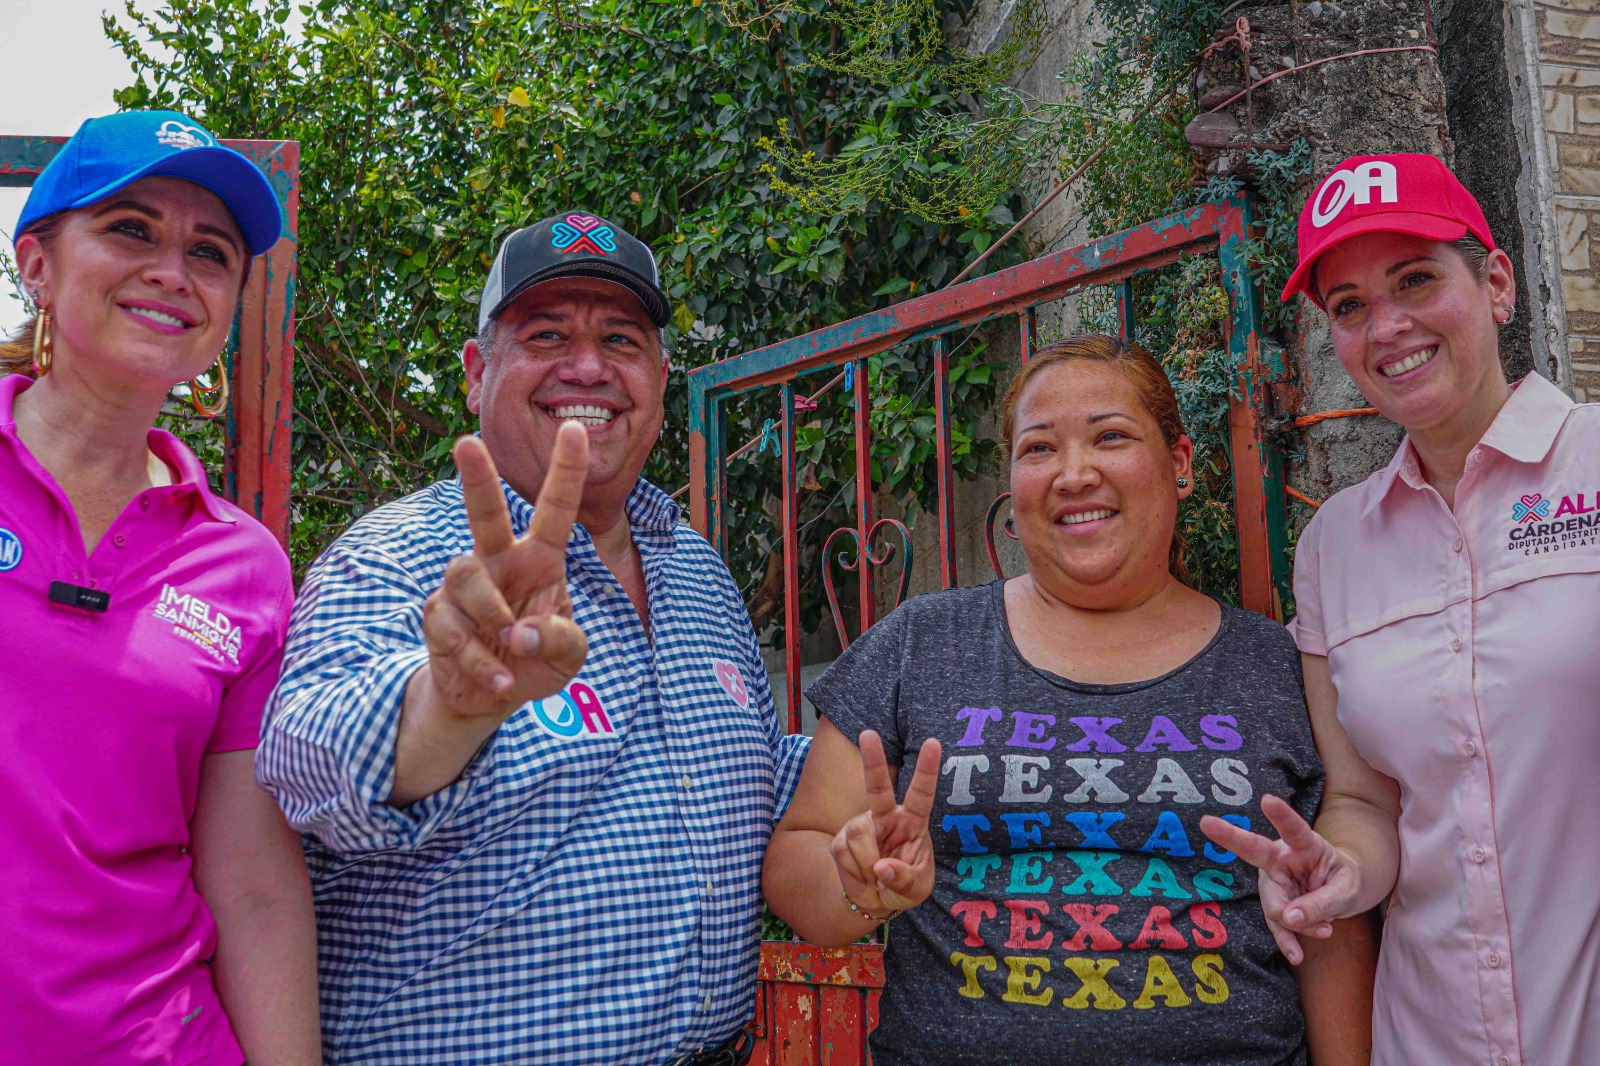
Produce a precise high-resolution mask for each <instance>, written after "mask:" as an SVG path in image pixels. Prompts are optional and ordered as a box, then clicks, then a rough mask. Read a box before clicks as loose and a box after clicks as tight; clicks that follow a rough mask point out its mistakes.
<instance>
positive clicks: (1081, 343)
mask: <svg viewBox="0 0 1600 1066" xmlns="http://www.w3.org/2000/svg"><path fill="white" fill-rule="evenodd" d="M1076 360H1083V361H1085V362H1091V363H1099V364H1101V365H1103V366H1110V367H1113V368H1115V369H1116V370H1117V371H1118V372H1120V373H1121V374H1122V375H1123V376H1124V377H1125V378H1127V380H1128V383H1129V384H1130V385H1132V386H1133V390H1134V392H1135V393H1137V394H1138V397H1139V402H1140V404H1142V405H1143V406H1144V409H1145V410H1146V411H1149V412H1150V415H1151V417H1152V418H1154V419H1155V421H1156V425H1157V426H1158V427H1159V428H1160V430H1161V439H1162V440H1163V441H1165V442H1166V445H1167V447H1169V448H1171V447H1174V446H1175V445H1176V444H1177V443H1178V438H1180V437H1182V436H1183V435H1184V429H1183V417H1182V415H1181V414H1179V412H1178V396H1177V394H1176V393H1175V392H1173V391H1172V382H1171V381H1170V380H1168V378H1167V372H1166V371H1165V370H1164V369H1162V367H1161V364H1160V362H1158V361H1157V360H1156V357H1155V356H1153V355H1151V354H1150V353H1149V352H1148V351H1146V350H1145V349H1143V348H1141V347H1140V346H1139V345H1137V344H1133V343H1131V342H1128V343H1125V342H1123V341H1121V340H1118V339H1117V338H1116V337H1111V336H1107V335H1106V334H1104V333H1082V334H1079V335H1078V336H1075V337H1066V338H1063V339H1062V340H1059V341H1056V342H1055V343H1054V344H1047V345H1045V346H1044V347H1043V348H1041V349H1039V351H1037V352H1035V353H1034V355H1033V357H1032V358H1030V359H1029V360H1028V361H1027V362H1026V363H1024V364H1023V366H1022V369H1021V370H1019V371H1017V376H1016V377H1014V378H1012V379H1011V386H1010V387H1009V388H1008V389H1006V396H1005V400H1004V403H1003V406H1002V408H1001V416H1000V418H1001V423H1000V432H1001V436H1002V439H1003V441H1004V442H1005V449H1006V458H1007V459H1008V460H1009V459H1012V458H1015V456H1014V455H1013V452H1012V448H1013V446H1014V443H1015V442H1014V440H1013V437H1012V433H1013V422H1014V421H1015V418H1016V413H1017V401H1018V400H1020V399H1021V398H1022V393H1023V390H1025V389H1026V388H1027V387H1028V383H1029V382H1030V381H1032V380H1033V379H1034V378H1036V377H1038V376H1039V375H1040V374H1041V373H1043V372H1044V371H1045V370H1048V369H1049V368H1050V367H1053V366H1060V365H1061V364H1062V363H1069V362H1073V361H1076ZM1187 556H1188V545H1186V544H1185V543H1184V540H1183V532H1182V531H1181V530H1180V529H1179V528H1178V526H1177V525H1176V523H1174V525H1173V527H1172V546H1171V548H1170V549H1169V551H1168V553H1167V569H1168V570H1170V571H1171V572H1172V576H1173V577H1175V578H1177V579H1178V580H1179V581H1181V582H1183V583H1184V584H1185V585H1192V584H1193V582H1191V581H1190V579H1189V567H1188V562H1187Z"/></svg>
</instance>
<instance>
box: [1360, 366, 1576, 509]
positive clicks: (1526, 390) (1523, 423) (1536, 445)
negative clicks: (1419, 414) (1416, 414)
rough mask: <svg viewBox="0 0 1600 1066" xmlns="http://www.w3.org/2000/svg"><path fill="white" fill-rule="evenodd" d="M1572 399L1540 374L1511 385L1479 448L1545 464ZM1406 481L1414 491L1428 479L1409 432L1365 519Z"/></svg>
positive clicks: (1385, 471)
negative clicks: (1395, 486)
mask: <svg viewBox="0 0 1600 1066" xmlns="http://www.w3.org/2000/svg"><path fill="white" fill-rule="evenodd" d="M1572 405H1573V404H1572V397H1570V396H1568V395H1567V394H1566V393H1564V392H1562V391H1561V390H1560V389H1559V388H1557V387H1556V386H1555V385H1554V384H1552V383H1551V382H1549V381H1546V380H1545V379H1544V378H1542V377H1540V376H1539V375H1538V374H1529V375H1528V376H1527V377H1525V378H1523V379H1522V380H1521V381H1519V382H1517V383H1516V384H1515V385H1513V386H1512V388H1511V398H1510V399H1508V400H1506V402H1505V406H1503V407H1501V408H1500V412H1499V413H1498V414H1497V415H1495V416H1494V421H1493V422H1491V423H1490V424H1489V430H1488V432H1486V433H1485V434H1484V435H1483V439H1482V440H1480V441H1479V442H1478V445H1479V447H1484V448H1493V449H1494V450H1495V451H1497V452H1499V453H1500V454H1501V455H1504V456H1505V457H1506V458H1508V459H1512V460H1514V461H1516V462H1519V463H1540V462H1543V461H1544V459H1545V457H1546V456H1547V455H1549V454H1550V449H1551V447H1552V446H1553V445H1554V444H1555V441H1556V435H1557V434H1559V433H1560V432H1561V426H1562V425H1563V424H1564V423H1565V422H1566V420H1567V412H1568V411H1570V410H1571V409H1572ZM1397 481H1402V482H1404V483H1405V484H1407V485H1409V486H1410V487H1411V488H1413V489H1417V490H1421V488H1422V487H1423V485H1424V484H1425V483H1426V482H1425V479H1424V478H1423V476H1422V464H1421V462H1420V461H1419V460H1418V459H1417V450H1416V448H1415V447H1413V446H1412V443H1411V434H1409V433H1408V434H1406V438H1405V440H1403V441H1401V442H1400V448H1399V450H1397V451H1396V452H1395V453H1394V458H1393V459H1391V460H1389V465H1388V466H1386V467H1384V468H1383V470H1382V472H1381V473H1379V475H1378V485H1377V491H1376V492H1374V493H1373V494H1372V497H1371V499H1369V500H1368V501H1367V505H1366V507H1364V508H1362V510H1361V517H1362V518H1366V517H1367V516H1368V515H1369V514H1371V513H1372V512H1373V511H1375V510H1376V509H1377V507H1378V505H1379V504H1380V503H1382V502H1383V501H1384V500H1386V499H1387V498H1388V496H1389V492H1390V490H1392V489H1393V488H1394V485H1395V482H1397Z"/></svg>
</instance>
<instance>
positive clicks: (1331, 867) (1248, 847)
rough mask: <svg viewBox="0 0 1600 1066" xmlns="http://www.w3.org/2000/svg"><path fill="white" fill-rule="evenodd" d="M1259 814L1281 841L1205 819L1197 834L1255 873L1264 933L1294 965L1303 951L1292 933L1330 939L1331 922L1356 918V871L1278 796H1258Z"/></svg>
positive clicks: (1358, 883)
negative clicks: (1257, 874)
mask: <svg viewBox="0 0 1600 1066" xmlns="http://www.w3.org/2000/svg"><path fill="white" fill-rule="evenodd" d="M1261 813H1263V814H1265V815H1266V816H1267V820H1268V821H1269V822H1271V823H1272V826H1273V828H1274V829H1276V830H1277V831H1278V836H1279V837H1280V839H1278V840H1273V839H1271V838H1269V837H1264V836H1262V835H1261V834H1260V833H1252V832H1250V831H1249V830H1248V829H1241V828H1239V827H1238V826H1236V825H1233V824H1231V823H1229V822H1225V821H1223V820H1222V819H1221V818H1217V817H1214V816H1212V815H1209V814H1208V815H1206V816H1205V817H1204V818H1201V819H1200V831H1201V832H1202V833H1204V834H1205V835H1206V836H1208V837H1210V838H1211V841H1212V843H1214V844H1216V845H1217V846H1218V847H1220V848H1224V849H1226V850H1228V851H1231V852H1233V853H1234V854H1235V855H1237V856H1239V857H1240V858H1241V859H1243V860H1244V861H1245V862H1248V863H1249V864H1250V865H1251V866H1254V867H1255V868H1256V869H1257V870H1259V871H1260V873H1261V876H1260V877H1259V878H1258V879H1257V881H1258V887H1259V891H1260V894H1261V910H1262V912H1263V913H1264V914H1265V915H1266V917H1267V928H1269V929H1271V930H1272V937H1273V939H1274V940H1276V941H1277V942H1278V950H1280V951H1282V952H1283V956H1284V958H1286V959H1288V960H1289V961H1290V962H1291V963H1294V964H1295V965H1297V966H1298V965H1299V964H1300V962H1301V961H1302V960H1303V959H1304V958H1305V951H1304V950H1303V949H1302V948H1301V946H1300V941H1299V939H1298V936H1297V934H1298V935H1299V936H1312V937H1316V938H1318V939H1326V938H1327V937H1330V936H1332V935H1333V925H1332V923H1333V922H1335V921H1337V920H1338V919H1340V918H1348V917H1350V916H1351V915H1353V914H1358V913H1360V910H1359V908H1358V906H1357V902H1356V901H1357V898H1358V896H1359V894H1360V890H1361V871H1360V868H1359V867H1358V866H1357V865H1356V864H1355V863H1354V862H1353V861H1351V859H1350V857H1349V856H1348V855H1346V854H1345V853H1344V852H1343V851H1340V850H1339V849H1338V848H1336V847H1334V846H1333V845H1332V844H1330V843H1329V842H1328V840H1327V839H1326V838H1325V837H1323V836H1322V835H1321V834H1320V833H1318V832H1317V831H1316V830H1315V829H1312V828H1311V826H1309V825H1308V824H1306V820H1305V819H1304V818H1302V817H1300V816H1299V815H1298V814H1296V813H1295V811H1294V808H1292V807H1290V806H1289V805H1288V804H1287V803H1285V802H1284V801H1283V800H1281V799H1279V798H1278V797H1277V796H1271V795H1267V796H1262V797H1261Z"/></svg>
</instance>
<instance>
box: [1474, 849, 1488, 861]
mask: <svg viewBox="0 0 1600 1066" xmlns="http://www.w3.org/2000/svg"><path fill="white" fill-rule="evenodd" d="M1472 861H1473V862H1488V861H1489V853H1488V852H1487V851H1484V850H1483V849H1482V848H1473V849H1472Z"/></svg>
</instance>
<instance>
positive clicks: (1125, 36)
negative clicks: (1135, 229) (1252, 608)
mask: <svg viewBox="0 0 1600 1066" xmlns="http://www.w3.org/2000/svg"><path fill="white" fill-rule="evenodd" d="M729 2H736V0H729ZM834 3H835V5H836V6H837V8H838V9H839V10H840V11H842V12H844V13H846V16H847V17H848V20H849V21H850V22H851V24H852V25H856V26H859V27H863V28H865V27H866V26H869V25H872V24H873V20H874V19H876V20H879V23H880V24H881V25H882V26H884V27H886V28H885V29H884V30H882V31H881V32H879V33H877V34H875V35H871V36H869V37H864V38H863V41H862V42H861V43H860V44H858V45H857V46H856V48H855V49H853V51H852V53H851V55H852V57H856V58H857V61H856V62H855V64H854V66H853V67H852V69H853V70H854V71H855V72H856V74H857V76H859V77H862V78H865V79H868V80H872V81H874V83H875V84H878V85H879V87H880V88H881V89H884V90H892V88H893V86H894V84H895V80H896V79H897V78H902V77H905V76H906V75H907V74H908V72H910V71H913V70H918V69H925V68H926V67H928V66H929V65H931V64H933V63H935V62H937V60H935V59H934V58H933V57H932V56H930V55H927V54H920V56H919V54H918V53H917V47H918V42H919V41H927V40H928V39H929V34H928V32H927V26H928V24H929V21H930V19H931V18H932V16H933V14H934V13H935V11H936V9H937V5H936V4H935V2H934V0H834ZM1043 8H1044V0H1019V3H1018V4H1017V6H1016V8H1015V9H1014V10H1013V13H1012V16H1011V37H1010V40H1011V41H1012V42H1014V43H1011V44H1007V45H1004V46H1002V48H1001V49H999V50H998V52H997V53H996V57H997V61H996V62H995V63H993V64H991V65H989V66H984V65H983V64H982V63H979V62H977V61H976V60H974V59H973V58H972V57H962V56H957V57H956V58H955V60H954V61H953V63H952V64H951V69H953V70H954V71H956V72H957V73H958V75H959V81H960V84H961V85H962V88H963V89H964V91H965V94H966V95H964V96H963V99H964V100H965V101H966V102H967V103H968V104H969V109H968V110H967V111H966V112H965V113H961V114H954V115H952V114H937V115H929V116H925V117H921V118H920V119H919V120H918V121H916V122H913V123H906V124H902V125H901V126H899V127H897V128H896V129H894V130H892V131H881V130H878V131H872V135H871V136H870V137H863V138H862V139H861V140H859V141H857V142H854V143H853V144H851V145H847V146H846V149H845V151H843V152H841V153H839V154H838V155H837V156H835V157H832V158H829V159H818V158H815V157H813V156H810V155H808V154H807V153H806V151H805V150H804V148H803V146H800V145H797V144H795V143H793V142H792V141H787V140H784V139H782V138H779V139H778V140H777V141H776V142H775V143H773V144H772V145H771V147H772V151H773V155H774V162H773V164H772V170H773V172H774V173H775V175H777V177H776V181H775V184H776V186H777V187H778V188H780V189H782V190H783V191H788V192H790V193H791V194H792V195H794V196H795V197H796V198H797V199H798V200H799V201H800V202H801V203H804V204H808V205H812V206H816V207H819V208H829V209H833V210H839V211H846V212H848V211H852V210H859V209H861V208H862V207H863V206H864V205H866V204H875V203H880V202H881V201H882V200H884V199H887V200H890V201H892V202H894V203H897V204H899V205H900V207H902V208H903V209H904V210H906V211H907V212H909V213H912V214H915V215H917V216H919V217H923V218H928V219H932V220H936V221H952V220H958V219H965V218H971V217H981V216H982V215H983V213H984V212H985V211H987V210H989V208H990V206H991V205H992V204H993V203H994V202H995V198H996V197H997V195H999V190H1000V189H1012V188H1015V187H1018V186H1022V187H1027V188H1029V189H1030V190H1031V191H1030V194H1029V197H1028V199H1030V200H1036V199H1038V197H1039V196H1040V195H1042V194H1043V192H1044V191H1045V190H1046V189H1047V188H1049V187H1050V186H1051V185H1053V184H1054V183H1055V182H1057V181H1060V180H1062V179H1063V178H1065V177H1066V176H1067V175H1068V174H1070V173H1073V172H1075V171H1077V170H1078V168H1079V166H1080V165H1081V166H1082V168H1083V172H1082V175H1081V176H1080V177H1079V178H1078V180H1077V182H1076V184H1075V185H1074V187H1073V190H1072V193H1073V197H1074V200H1075V203H1076V210H1077V211H1078V212H1079V213H1080V214H1081V216H1082V218H1083V220H1084V222H1085V223H1086V228H1087V230H1088V234H1089V235H1090V236H1092V237H1098V236H1103V235H1105V234H1109V233H1113V232H1115V231H1117V230H1122V229H1127V228H1129V227H1132V226H1137V225H1139V224H1141V223H1144V222H1149V221H1151V220H1153V219H1156V218H1159V217H1161V216H1163V215H1166V214H1170V213H1172V212H1173V211H1177V210H1180V209H1182V208H1185V207H1190V206H1193V205H1195V204H1198V203H1203V202H1206V201H1209V200H1220V199H1225V198H1227V197H1230V196H1232V195H1234V194H1235V193H1236V192H1238V191H1239V190H1240V189H1241V188H1242V183H1241V182H1240V181H1239V180H1237V179H1218V180H1210V181H1207V180H1206V179H1205V174H1204V171H1203V170H1202V168H1201V167H1200V165H1199V164H1200V161H1199V159H1198V157H1197V156H1196V154H1195V153H1194V152H1193V151H1192V150H1191V148H1190V146H1189V144H1188V142H1187V140H1186V139H1185V138H1184V133H1183V131H1184V127H1185V126H1186V125H1187V124H1188V122H1189V121H1190V120H1191V119H1192V118H1193V117H1194V116H1195V114H1196V113H1197V111H1198V106H1197V103H1196V99H1195V96H1196V93H1195V90H1194V88H1193V74H1194V72H1195V69H1196V67H1197V65H1198V64H1199V62H1200V59H1201V56H1202V53H1203V51H1204V49H1205V48H1206V47H1207V45H1209V44H1210V43H1211V41H1212V31H1213V29H1214V28H1215V27H1216V26H1218V25H1219V24H1220V23H1221V22H1222V21H1223V16H1224V14H1227V13H1231V12H1235V11H1237V10H1239V9H1240V4H1238V3H1227V2H1226V0H1094V3H1093V4H1092V8H1091V10H1092V13H1093V18H1094V20H1095V22H1096V23H1097V27H1096V28H1097V33H1096V35H1095V38H1096V41H1097V43H1095V44H1093V45H1091V46H1090V47H1089V48H1088V49H1086V50H1085V51H1084V52H1082V53H1080V54H1078V55H1077V56H1075V57H1074V58H1073V59H1072V61H1071V62H1070V63H1069V65H1068V66H1067V68H1066V69H1065V70H1063V71H1061V72H1060V79H1061V81H1062V82H1063V93H1062V96H1063V97H1064V100H1063V102H1052V101H1041V100H1037V99H1033V98H1030V97H1027V96H1026V95H1024V94H1022V93H1019V92H1017V91H1016V90H1014V89H1013V88H1011V87H1010V86H1009V85H1008V84H1007V78H1008V77H1009V74H1010V72H1011V70H1012V69H1014V68H1015V66H1016V65H1017V64H1019V63H1024V62H1026V61H1027V60H1028V59H1029V58H1030V56H1029V53H1028V51H1027V49H1028V48H1029V47H1030V41H1031V37H1030V35H1031V34H1034V33H1036V32H1037V29H1038V26H1039V24H1040V22H1041V18H1042V15H1041V12H1042V11H1043ZM908 57H910V58H915V59H916V61H915V62H911V61H909V59H908ZM835 62H837V61H835ZM1096 153H1098V155H1097V154H1096ZM927 158H937V159H940V160H946V161H948V162H946V163H945V164H944V165H942V166H940V167H938V168H937V169H931V170H929V171H926V172H920V171H917V170H916V168H915V167H914V166H907V165H905V164H904V163H902V162H900V161H901V160H907V159H909V160H919V159H927ZM1248 160H1249V170H1250V173H1251V175H1252V188H1253V191H1254V193H1255V194H1256V218H1257V223H1258V226H1257V231H1258V232H1257V234H1256V236H1254V237H1253V238H1252V240H1251V241H1250V243H1249V248H1248V254H1249V257H1250V260H1251V269H1252V272H1253V274H1254V275H1255V277H1256V279H1257V281H1258V282H1259V283H1260V285H1261V287H1262V291H1263V293H1265V294H1267V295H1268V296H1270V297H1274V298H1269V299H1264V300H1263V301H1262V307H1263V309H1264V313H1265V322H1264V325H1265V326H1266V328H1267V329H1268V330H1269V331H1278V332H1280V333H1281V332H1283V331H1286V330H1288V329H1290V328H1291V327H1292V316H1291V313H1290V309H1289V308H1288V307H1287V306H1285V305H1282V304H1280V303H1279V302H1278V301H1277V300H1276V298H1275V294H1276V293H1277V292H1278V291H1279V289H1281V287H1282V284H1283V281H1284V280H1285V279H1286V277H1287V275H1288V273H1289V269H1290V266H1291V264H1292V262H1293V255H1294V224H1295V208H1296V207H1297V206H1298V200H1297V193H1298V190H1299V187H1300V186H1301V184H1302V183H1303V181H1304V179H1305V178H1306V177H1307V176H1308V173H1309V170H1310V165H1311V157H1310V152H1309V149H1308V147H1307V146H1306V145H1305V144H1304V143H1300V144H1296V145H1294V146H1292V147H1291V148H1290V149H1289V150H1287V151H1265V150H1262V151H1251V152H1249V153H1248ZM1227 310H1228V307H1227V296H1226V293H1225V291H1224V289H1223V288H1222V279H1221V274H1220V271H1219V269H1218V266H1217V262H1216V260H1215V258H1214V257H1211V256H1206V257H1198V258H1195V259H1191V260H1185V261H1184V262H1181V263H1179V264H1176V265H1174V266H1171V267H1168V268H1165V269H1162V270H1159V271H1154V272H1150V273H1146V274H1141V275H1139V276H1137V277H1136V278H1135V279H1134V317H1135V322H1136V328H1135V334H1136V339H1137V340H1138V341H1139V342H1140V343H1142V344H1143V345H1144V346H1145V347H1147V348H1149V349H1150V350H1151V351H1153V352H1155V353H1156V354H1157V356H1158V357H1159V358H1160V359H1161V360H1162V362H1163V364H1164V365H1165V366H1166V368H1167V371H1168V374H1169V376H1170V377H1171V379H1172V382H1173V386H1174V389H1175V391H1176V392H1177V396H1178V401H1179V406H1180V408H1181V410H1182V413H1183V420H1184V425H1185V427H1186V428H1187V430H1188V432H1189V435H1190V437H1191V438H1192V439H1193V440H1194V443H1195V472H1196V491H1195V493H1194V494H1193V495H1192V496H1191V497H1190V498H1189V499H1188V500H1187V501H1186V502H1185V505H1184V507H1183V509H1182V512H1181V515H1180V523H1181V525H1182V528H1183V532H1184V536H1185V539H1186V541H1187V543H1188V545H1189V567H1190V572H1191V575H1192V577H1193V578H1194V580H1195V583H1196V584H1197V585H1198V586H1199V587H1200V588H1202V589H1204V590H1205V591H1207V592H1210V593H1212V594H1213V595H1217V596H1220V597H1222V598H1224V599H1227V600H1230V601H1232V602H1237V601H1238V542H1237V531H1236V525H1235V520H1234V513H1233V507H1234V498H1233V484H1232V470H1231V467H1230V465H1229V460H1228V436H1227V412H1228V397H1229V392H1230V389H1231V388H1232V380H1231V371H1230V367H1229V360H1228V355H1227V352H1226V343H1225V336H1226V334H1225V325H1226V320H1227ZM1079 318H1080V325H1081V327H1082V328H1085V329H1095V330H1099V331H1102V332H1108V333H1115V332H1116V331H1117V322H1116V316H1115V311H1114V304H1113V296H1112V294H1111V293H1110V292H1109V291H1102V292H1098V293H1095V292H1090V293H1085V294H1083V295H1081V296H1080V298H1079Z"/></svg>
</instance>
